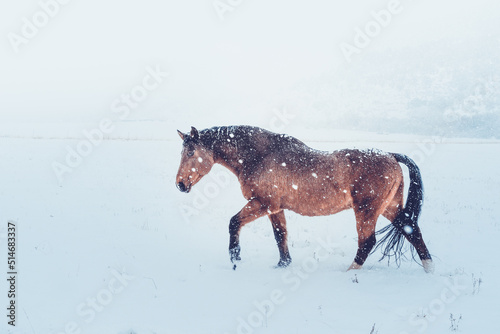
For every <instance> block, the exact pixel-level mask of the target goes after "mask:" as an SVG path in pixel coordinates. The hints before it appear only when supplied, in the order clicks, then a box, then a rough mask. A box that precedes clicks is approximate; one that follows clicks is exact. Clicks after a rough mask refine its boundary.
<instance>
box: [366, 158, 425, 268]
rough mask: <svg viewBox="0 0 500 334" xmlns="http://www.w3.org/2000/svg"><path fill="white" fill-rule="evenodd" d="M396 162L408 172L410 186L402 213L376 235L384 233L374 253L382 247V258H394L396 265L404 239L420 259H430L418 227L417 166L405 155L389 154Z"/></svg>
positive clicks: (419, 190) (420, 189)
mask: <svg viewBox="0 0 500 334" xmlns="http://www.w3.org/2000/svg"><path fill="white" fill-rule="evenodd" d="M391 154H392V155H393V156H394V158H395V159H396V161H397V162H400V163H403V164H404V165H406V166H407V167H408V169H409V171H410V186H409V189H408V197H407V199H406V205H405V208H404V209H403V211H402V212H401V213H400V214H399V215H398V216H397V217H396V219H395V220H394V221H393V222H392V224H389V225H387V226H386V227H384V228H382V229H381V230H380V231H377V232H376V234H377V235H381V234H384V233H386V232H387V233H386V234H385V235H384V236H383V237H382V238H381V239H380V240H379V241H378V242H377V244H376V247H375V249H374V250H373V251H375V250H376V249H377V248H378V247H380V246H382V248H383V250H382V254H383V256H382V258H381V259H380V261H381V260H383V259H384V258H385V257H387V258H388V261H389V262H390V259H391V257H394V259H395V262H396V264H397V265H398V266H399V265H400V263H401V256H404V252H403V245H404V239H405V238H406V239H408V240H409V241H410V243H411V244H412V245H413V246H414V247H416V248H417V253H418V255H419V257H420V259H422V260H424V259H430V258H431V257H430V254H429V252H428V251H427V247H426V246H425V244H424V243H423V239H422V234H421V233H420V228H419V227H418V223H417V222H418V216H419V215H420V211H421V210H422V204H423V195H424V187H423V184H422V176H421V175H420V170H419V168H418V166H417V164H416V163H415V162H414V161H413V160H412V159H410V158H409V157H407V156H406V155H402V154H397V153H391ZM410 248H411V254H412V258H413V259H414V260H415V253H414V248H413V247H410Z"/></svg>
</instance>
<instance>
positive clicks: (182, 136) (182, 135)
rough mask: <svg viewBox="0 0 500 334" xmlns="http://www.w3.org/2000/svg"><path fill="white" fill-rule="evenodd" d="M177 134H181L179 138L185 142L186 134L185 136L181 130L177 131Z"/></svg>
mask: <svg viewBox="0 0 500 334" xmlns="http://www.w3.org/2000/svg"><path fill="white" fill-rule="evenodd" d="M177 133H178V134H179V137H181V139H182V140H184V137H185V136H186V135H185V134H183V133H182V132H180V131H179V130H177Z"/></svg>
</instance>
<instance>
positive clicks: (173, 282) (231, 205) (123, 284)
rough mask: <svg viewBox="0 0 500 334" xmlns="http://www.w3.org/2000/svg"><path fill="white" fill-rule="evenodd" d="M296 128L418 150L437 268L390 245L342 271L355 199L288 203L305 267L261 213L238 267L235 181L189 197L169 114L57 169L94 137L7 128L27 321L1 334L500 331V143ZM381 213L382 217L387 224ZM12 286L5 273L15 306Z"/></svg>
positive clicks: (5, 166)
mask: <svg viewBox="0 0 500 334" xmlns="http://www.w3.org/2000/svg"><path fill="white" fill-rule="evenodd" d="M214 125H215V124H214ZM139 127H140V126H139ZM136 128H137V127H136ZM146 130H147V129H146ZM181 130H187V129H181ZM51 131H52V130H51ZM49 132H50V131H49ZM290 134H292V135H294V136H296V137H298V138H300V139H304V140H305V141H306V142H307V143H308V144H310V145H311V146H312V147H315V148H319V149H326V150H334V149H338V148H344V147H378V148H380V149H383V150H388V151H395V152H403V153H407V154H411V155H412V156H413V157H414V158H415V159H416V160H417V162H418V163H419V165H420V167H421V170H422V174H423V179H424V185H425V190H426V193H425V203H424V208H423V214H422V216H421V220H420V226H421V228H422V231H423V235H424V238H425V240H426V243H427V245H428V246H429V249H430V251H431V253H432V254H433V256H434V261H435V264H436V271H435V273H434V274H426V273H425V272H424V271H423V269H422V268H421V267H420V266H419V265H418V264H416V263H414V262H411V261H406V262H403V264H402V265H401V267H400V268H397V267H396V266H395V265H394V264H391V265H390V266H387V263H386V262H378V258H379V254H374V255H372V256H370V257H369V258H368V260H367V262H366V264H365V266H364V268H363V269H362V270H360V271H349V272H346V271H345V270H346V269H347V267H348V266H349V265H350V263H351V262H352V259H353V257H354V255H355V252H356V233H355V228H354V226H355V224H354V216H353V213H352V212H351V211H346V212H342V213H340V214H337V215H334V216H329V217H315V218H310V217H302V216H299V215H296V214H294V213H291V212H288V213H287V219H288V226H289V243H290V246H291V255H292V258H293V263H292V265H291V266H290V267H288V268H286V269H276V268H274V265H275V264H276V263H277V261H278V251H277V247H276V245H275V241H274V237H273V234H272V229H271V226H270V223H269V221H268V220H267V218H261V219H259V220H257V221H255V222H253V223H252V224H249V225H248V226H246V227H245V228H244V229H243V230H242V234H241V246H242V254H241V255H242V262H241V264H240V265H239V266H238V268H237V270H236V271H233V270H232V266H231V264H230V261H229V255H228V251H227V246H228V228H227V227H228V222H229V218H230V217H231V216H232V215H233V214H235V213H236V212H237V211H238V210H239V209H240V208H241V207H242V206H243V205H244V203H245V201H244V199H243V197H242V196H241V193H240V190H239V185H238V183H237V181H236V178H235V177H234V176H233V175H230V174H228V173H227V172H226V170H225V169H224V168H222V167H220V166H216V168H214V169H213V170H212V172H211V174H209V175H208V176H207V177H206V178H205V179H203V180H202V181H201V182H200V183H199V184H197V185H196V186H195V187H194V189H193V191H192V192H191V193H189V194H183V193H181V192H179V191H178V190H177V189H176V187H175V184H174V183H175V182H174V180H175V174H176V172H177V168H178V164H179V160H180V154H179V153H180V150H181V142H180V140H179V138H178V137H177V134H176V133H175V131H174V129H173V128H171V127H170V125H168V126H167V125H165V132H162V135H161V136H159V137H161V138H156V137H155V136H154V135H151V136H150V137H149V138H146V139H144V135H143V136H142V138H143V139H141V138H140V136H139V138H132V139H130V138H129V140H126V139H123V138H122V139H120V138H115V139H113V138H111V139H108V140H103V141H101V142H99V145H97V146H94V147H93V149H92V151H91V152H90V153H89V154H88V155H87V156H86V157H84V158H83V159H82V161H80V163H79V164H78V166H76V167H74V168H72V171H71V172H70V173H65V174H64V175H63V177H59V178H58V177H57V175H56V174H57V173H55V172H54V168H53V166H54V162H60V163H64V159H65V157H66V155H67V152H68V150H69V148H75V149H76V147H78V145H79V143H81V142H82V141H83V139H76V138H71V139H65V138H64V136H55V137H56V138H47V136H44V135H40V136H37V138H30V137H29V136H20V137H18V138H13V137H12V136H10V137H8V136H6V137H4V138H0V157H1V163H0V236H1V240H2V249H1V253H0V254H1V255H0V258H1V259H2V263H4V265H2V267H3V268H4V270H3V271H5V272H6V271H7V269H6V264H5V261H6V257H7V254H6V247H5V246H4V245H5V244H4V241H5V238H6V229H7V222H8V221H13V222H15V223H16V224H17V234H18V236H17V238H18V240H17V242H18V245H17V247H18V248H17V249H18V263H17V266H18V282H17V283H18V285H17V292H18V299H17V303H18V304H17V305H18V308H17V323H16V325H17V326H16V327H15V328H12V327H11V326H7V325H6V320H5V315H4V321H2V324H1V328H3V329H2V332H7V333H95V334H99V333H106V334H112V333H116V334H130V333H136V334H151V333H189V334H195V333H222V334H223V333H228V334H229V333H360V334H363V333H367V334H368V333H379V334H383V333H448V332H450V331H453V329H456V331H457V332H459V333H494V332H497V331H498V330H499V329H500V324H499V323H498V317H499V316H500V310H499V308H498V300H499V298H500V289H498V287H497V283H496V282H497V281H498V276H499V275H500V266H499V261H498V258H497V255H498V252H497V250H496V247H497V242H498V240H499V239H500V224H499V219H498V217H499V215H500V209H499V207H500V205H499V204H500V203H499V200H500V190H499V189H500V180H499V178H498V166H497V163H496V162H495V161H496V157H498V155H499V154H500V144H499V143H498V141H486V140H481V141H479V140H474V141H471V140H459V139H448V138H424V137H417V136H408V135H394V134H393V135H383V134H370V133H361V132H345V133H340V132H336V133H333V132H332V133H330V134H328V133H314V132H312V131H310V132H308V131H303V132H300V131H292V132H291V133H290ZM328 137H330V141H328ZM96 138H97V137H96ZM318 138H319V139H318ZM315 139H317V141H315ZM385 224H387V221H386V220H385V219H383V218H381V220H380V221H379V225H378V226H379V227H382V226H384V225H385ZM2 253H3V254H2ZM7 290H8V286H7V282H6V281H5V279H2V284H0V291H2V292H1V293H2V296H3V298H2V305H4V306H5V305H6V303H7V298H6V292H7ZM3 309H4V313H6V312H7V311H6V310H5V307H3Z"/></svg>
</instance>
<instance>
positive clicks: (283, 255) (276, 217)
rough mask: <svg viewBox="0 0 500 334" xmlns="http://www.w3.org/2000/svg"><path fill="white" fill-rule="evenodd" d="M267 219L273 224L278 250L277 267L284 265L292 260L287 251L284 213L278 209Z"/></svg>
mask: <svg viewBox="0 0 500 334" xmlns="http://www.w3.org/2000/svg"><path fill="white" fill-rule="evenodd" d="M269 219H270V220H271V223H272V224H273V231H274V237H275V238H276V243H277V244H278V249H279V251H280V261H279V262H278V267H286V266H288V265H289V264H290V263H291V262H292V258H291V257H290V253H289V252H288V243H287V231H286V219H285V213H284V212H283V211H280V212H278V213H273V214H270V215H269Z"/></svg>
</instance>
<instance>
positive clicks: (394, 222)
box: [176, 126, 433, 272]
mask: <svg viewBox="0 0 500 334" xmlns="http://www.w3.org/2000/svg"><path fill="white" fill-rule="evenodd" d="M177 132H178V134H179V136H180V137H181V139H182V141H183V148H182V152H181V162H180V166H179V170H178V173H177V177H176V186H177V188H178V189H179V190H180V191H181V192H184V193H189V191H190V190H191V188H192V187H193V186H194V185H195V184H196V183H198V182H199V181H200V180H201V179H202V178H203V176H205V175H207V174H208V173H209V172H210V170H211V168H212V166H213V165H214V164H220V165H222V166H224V167H226V168H227V169H229V170H230V171H231V172H232V173H234V174H235V175H236V177H237V178H238V181H239V183H240V185H241V191H242V193H243V196H244V197H245V199H246V200H247V201H248V202H247V203H246V204H245V206H244V207H243V208H242V209H241V210H240V211H239V212H238V213H237V214H236V215H234V216H233V217H232V218H231V219H230V222H229V236H230V237H229V256H230V260H231V262H232V263H233V265H234V266H233V269H236V263H237V261H239V260H241V257H240V250H241V249H240V244H239V235H240V231H241V228H242V227H243V226H244V225H246V224H248V223H250V222H252V221H254V220H256V219H257V218H260V217H263V216H268V217H269V219H270V221H271V224H272V227H273V231H274V236H275V239H276V243H277V245H278V249H279V254H280V259H279V262H278V265H277V266H278V267H286V266H288V265H289V264H290V263H291V261H292V258H291V256H290V252H289V249H288V243H287V226H286V219H285V214H284V210H291V211H294V212H296V213H298V214H300V215H303V216H325V215H332V214H335V213H338V212H340V211H343V210H347V209H351V208H352V209H353V210H354V214H355V218H356V229H357V234H358V249H357V253H356V256H355V258H354V261H353V262H352V264H351V266H350V267H349V268H348V270H351V269H360V268H361V267H362V266H363V264H364V262H365V260H366V258H367V257H368V255H369V254H370V253H371V252H372V251H374V250H375V249H377V248H378V247H379V246H381V245H383V244H385V248H384V250H383V256H382V259H383V258H384V257H386V256H387V257H388V258H389V260H390V258H391V256H395V258H396V262H398V260H399V259H400V257H401V255H402V246H403V243H404V239H407V240H408V241H409V242H410V244H411V246H412V247H413V248H412V249H411V250H412V253H413V252H414V251H415V250H416V253H417V254H418V256H419V258H420V260H421V262H422V266H423V268H424V270H425V271H426V272H432V271H433V262H432V258H431V255H430V253H429V251H428V249H427V246H426V245H425V243H424V240H423V238H422V233H421V231H420V228H419V226H418V217H419V215H420V212H421V207H422V203H423V184H422V178H421V175H420V171H419V168H418V166H417V165H416V164H415V162H414V161H413V160H412V159H410V158H409V157H407V156H406V155H403V154H398V153H387V152H383V151H380V150H376V149H370V150H357V149H343V150H338V151H333V152H325V151H319V150H315V149H312V148H310V147H309V146H307V145H306V144H304V143H303V142H302V141H300V140H298V139H296V138H294V137H292V136H288V135H284V134H277V133H273V132H270V131H267V130H265V129H262V128H258V127H252V126H221V127H213V128H210V129H205V130H201V131H198V130H197V129H196V128H195V127H191V132H190V133H183V132H181V131H179V130H177ZM399 163H402V164H404V165H406V166H407V168H408V169H409V176H410V185H409V189H408V196H407V200H406V205H405V206H404V205H403V195H404V178H403V172H402V169H401V166H400V164H399ZM380 215H382V216H383V217H385V218H387V219H388V220H389V221H390V222H391V224H389V225H387V226H386V227H385V228H383V229H382V230H381V231H378V232H375V226H376V223H377V220H378V218H379V216H380ZM384 232H386V233H385V235H384V237H383V238H382V239H381V240H380V241H379V242H378V243H377V240H376V234H379V233H384ZM375 246H376V247H375ZM374 247H375V248H374ZM398 265H399V264H398Z"/></svg>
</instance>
